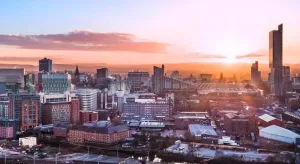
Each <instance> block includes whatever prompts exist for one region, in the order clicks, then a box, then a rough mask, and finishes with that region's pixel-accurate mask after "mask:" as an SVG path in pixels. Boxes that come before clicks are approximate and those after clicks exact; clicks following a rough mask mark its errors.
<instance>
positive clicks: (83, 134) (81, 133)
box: [68, 121, 131, 144]
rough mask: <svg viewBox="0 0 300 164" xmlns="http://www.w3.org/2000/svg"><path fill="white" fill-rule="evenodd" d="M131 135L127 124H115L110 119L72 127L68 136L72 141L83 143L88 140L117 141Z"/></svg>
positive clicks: (100, 141)
mask: <svg viewBox="0 0 300 164" xmlns="http://www.w3.org/2000/svg"><path fill="white" fill-rule="evenodd" d="M127 137H131V132H130V130H129V127H128V126H127V125H126V124H120V125H115V124H114V123H111V122H110V121H98V122H93V123H89V124H84V125H74V126H72V127H70V129H69V132H68V138H69V142H70V143H79V144H83V143H86V142H97V143H115V142H118V141H120V140H122V139H124V138H127Z"/></svg>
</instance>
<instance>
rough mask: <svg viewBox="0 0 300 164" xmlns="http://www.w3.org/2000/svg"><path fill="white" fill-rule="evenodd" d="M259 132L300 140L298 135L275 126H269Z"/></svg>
mask: <svg viewBox="0 0 300 164" xmlns="http://www.w3.org/2000/svg"><path fill="white" fill-rule="evenodd" d="M259 132H264V133H271V134H275V135H278V136H283V137H290V138H300V135H299V134H296V133H294V132H292V131H290V130H288V129H285V128H282V127H279V126H276V125H271V126H268V127H266V128H263V129H261V130H260V131H259Z"/></svg>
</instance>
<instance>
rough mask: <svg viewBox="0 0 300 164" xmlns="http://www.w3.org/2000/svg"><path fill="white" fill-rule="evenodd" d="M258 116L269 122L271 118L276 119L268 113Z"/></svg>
mask: <svg viewBox="0 0 300 164" xmlns="http://www.w3.org/2000/svg"><path fill="white" fill-rule="evenodd" d="M258 118H259V119H261V120H264V121H266V122H269V121H272V120H276V118H275V117H273V116H270V115H268V114H263V115H261V116H259V117H258Z"/></svg>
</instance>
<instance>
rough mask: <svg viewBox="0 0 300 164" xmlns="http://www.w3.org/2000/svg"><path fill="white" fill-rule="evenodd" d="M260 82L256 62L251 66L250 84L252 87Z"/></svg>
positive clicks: (259, 73)
mask: <svg viewBox="0 0 300 164" xmlns="http://www.w3.org/2000/svg"><path fill="white" fill-rule="evenodd" d="M260 81H261V72H260V71H258V61H255V63H253V64H252V66H251V83H252V84H254V85H258V84H259V83H260Z"/></svg>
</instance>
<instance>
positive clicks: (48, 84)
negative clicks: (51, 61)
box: [38, 73, 71, 93]
mask: <svg viewBox="0 0 300 164" xmlns="http://www.w3.org/2000/svg"><path fill="white" fill-rule="evenodd" d="M70 89H71V76H70V75H69V74H65V73H39V79H38V92H44V93H64V92H66V91H70Z"/></svg>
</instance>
